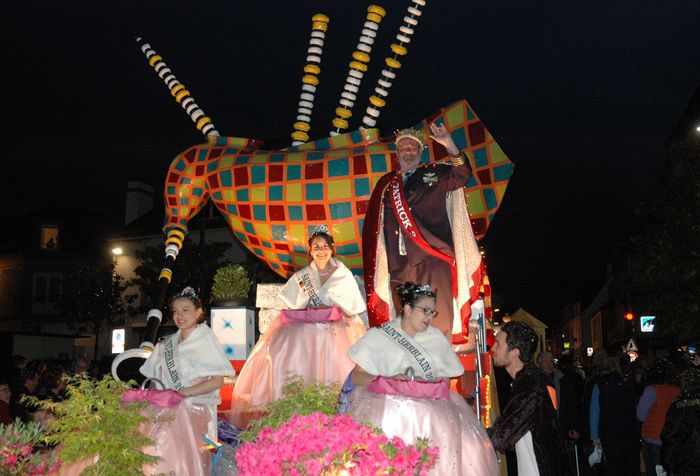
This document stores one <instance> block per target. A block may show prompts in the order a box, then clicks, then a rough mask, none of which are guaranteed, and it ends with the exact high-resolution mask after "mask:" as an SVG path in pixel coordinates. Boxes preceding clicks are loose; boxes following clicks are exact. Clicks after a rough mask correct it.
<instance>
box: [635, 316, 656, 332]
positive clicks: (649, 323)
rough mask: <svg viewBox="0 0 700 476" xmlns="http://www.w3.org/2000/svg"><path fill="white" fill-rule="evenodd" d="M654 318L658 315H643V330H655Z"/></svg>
mask: <svg viewBox="0 0 700 476" xmlns="http://www.w3.org/2000/svg"><path fill="white" fill-rule="evenodd" d="M654 320H656V316H641V317H640V318H639V325H640V327H641V328H642V332H654Z"/></svg>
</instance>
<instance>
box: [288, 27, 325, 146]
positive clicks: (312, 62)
mask: <svg viewBox="0 0 700 476" xmlns="http://www.w3.org/2000/svg"><path fill="white" fill-rule="evenodd" d="M328 22H329V19H328V17H327V16H326V15H324V14H322V13H317V14H316V15H314V16H313V17H312V18H311V38H310V39H309V49H308V50H307V54H306V66H304V76H302V78H301V96H300V97H299V109H298V110H297V120H296V122H295V123H294V126H293V127H294V132H292V145H301V144H303V143H305V142H307V141H308V140H309V129H311V112H312V111H313V108H314V95H315V94H316V86H318V75H319V74H321V67H320V64H321V54H322V53H323V41H324V40H325V38H326V30H327V29H328Z"/></svg>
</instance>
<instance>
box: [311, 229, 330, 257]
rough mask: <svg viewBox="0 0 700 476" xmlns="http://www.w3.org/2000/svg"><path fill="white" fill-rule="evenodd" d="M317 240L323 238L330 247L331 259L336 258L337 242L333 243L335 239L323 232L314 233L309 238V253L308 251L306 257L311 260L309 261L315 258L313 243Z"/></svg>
mask: <svg viewBox="0 0 700 476" xmlns="http://www.w3.org/2000/svg"><path fill="white" fill-rule="evenodd" d="M316 238H323V240H324V241H325V242H326V244H327V245H328V247H329V248H330V249H331V258H334V257H335V242H334V241H333V237H332V236H331V235H329V234H328V233H325V232H322V231H317V232H314V234H313V235H311V237H310V238H309V251H307V253H306V255H307V257H308V258H309V261H313V258H312V257H311V243H312V242H313V241H314V240H315V239H316Z"/></svg>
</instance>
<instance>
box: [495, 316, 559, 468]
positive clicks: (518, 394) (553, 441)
mask: <svg viewBox="0 0 700 476" xmlns="http://www.w3.org/2000/svg"><path fill="white" fill-rule="evenodd" d="M536 348H537V335H536V334H535V333H534V331H533V330H532V329H530V327H529V326H527V325H526V324H523V323H522V322H509V323H508V324H506V325H504V326H503V327H502V328H501V329H500V330H499V331H498V333H497V334H496V343H495V344H494V346H493V349H492V350H493V362H494V365H496V366H497V367H504V368H505V369H506V371H507V372H508V374H510V376H511V377H513V384H512V394H511V398H510V400H509V402H508V404H507V405H506V407H505V408H504V409H503V411H502V413H501V415H500V416H499V417H498V418H497V419H496V421H495V423H494V425H493V428H492V429H491V441H492V442H493V446H494V447H495V448H496V449H497V450H499V451H504V450H506V449H508V448H513V447H515V451H516V453H517V456H518V474H519V475H521V476H523V475H527V476H529V475H537V474H539V475H541V476H549V475H552V476H561V475H566V474H569V468H568V465H567V464H566V456H565V453H564V449H563V447H562V442H561V439H560V437H559V425H558V423H557V412H556V410H555V408H554V405H553V404H552V399H551V397H550V392H549V389H548V388H547V382H548V377H547V375H545V373H544V372H543V371H542V370H541V369H539V368H538V367H536V366H535V365H534V364H532V363H530V359H532V354H533V353H534V351H535V349H536Z"/></svg>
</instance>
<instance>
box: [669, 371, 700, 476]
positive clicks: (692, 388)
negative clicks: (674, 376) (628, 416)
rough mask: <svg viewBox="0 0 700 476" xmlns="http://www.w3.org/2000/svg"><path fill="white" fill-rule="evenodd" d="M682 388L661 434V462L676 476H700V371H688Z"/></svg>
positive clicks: (683, 375)
mask: <svg viewBox="0 0 700 476" xmlns="http://www.w3.org/2000/svg"><path fill="white" fill-rule="evenodd" d="M681 388H682V389H683V392H682V393H681V394H680V395H679V396H678V398H676V400H674V402H673V403H672V404H671V406H670V407H669V409H668V413H666V422H665V424H664V429H663V431H662V432H661V442H662V445H661V462H662V463H663V467H664V469H665V470H666V471H667V473H668V474H669V475H672V476H690V475H697V474H700V370H698V369H697V368H691V369H688V370H684V371H683V372H682V373H681Z"/></svg>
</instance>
